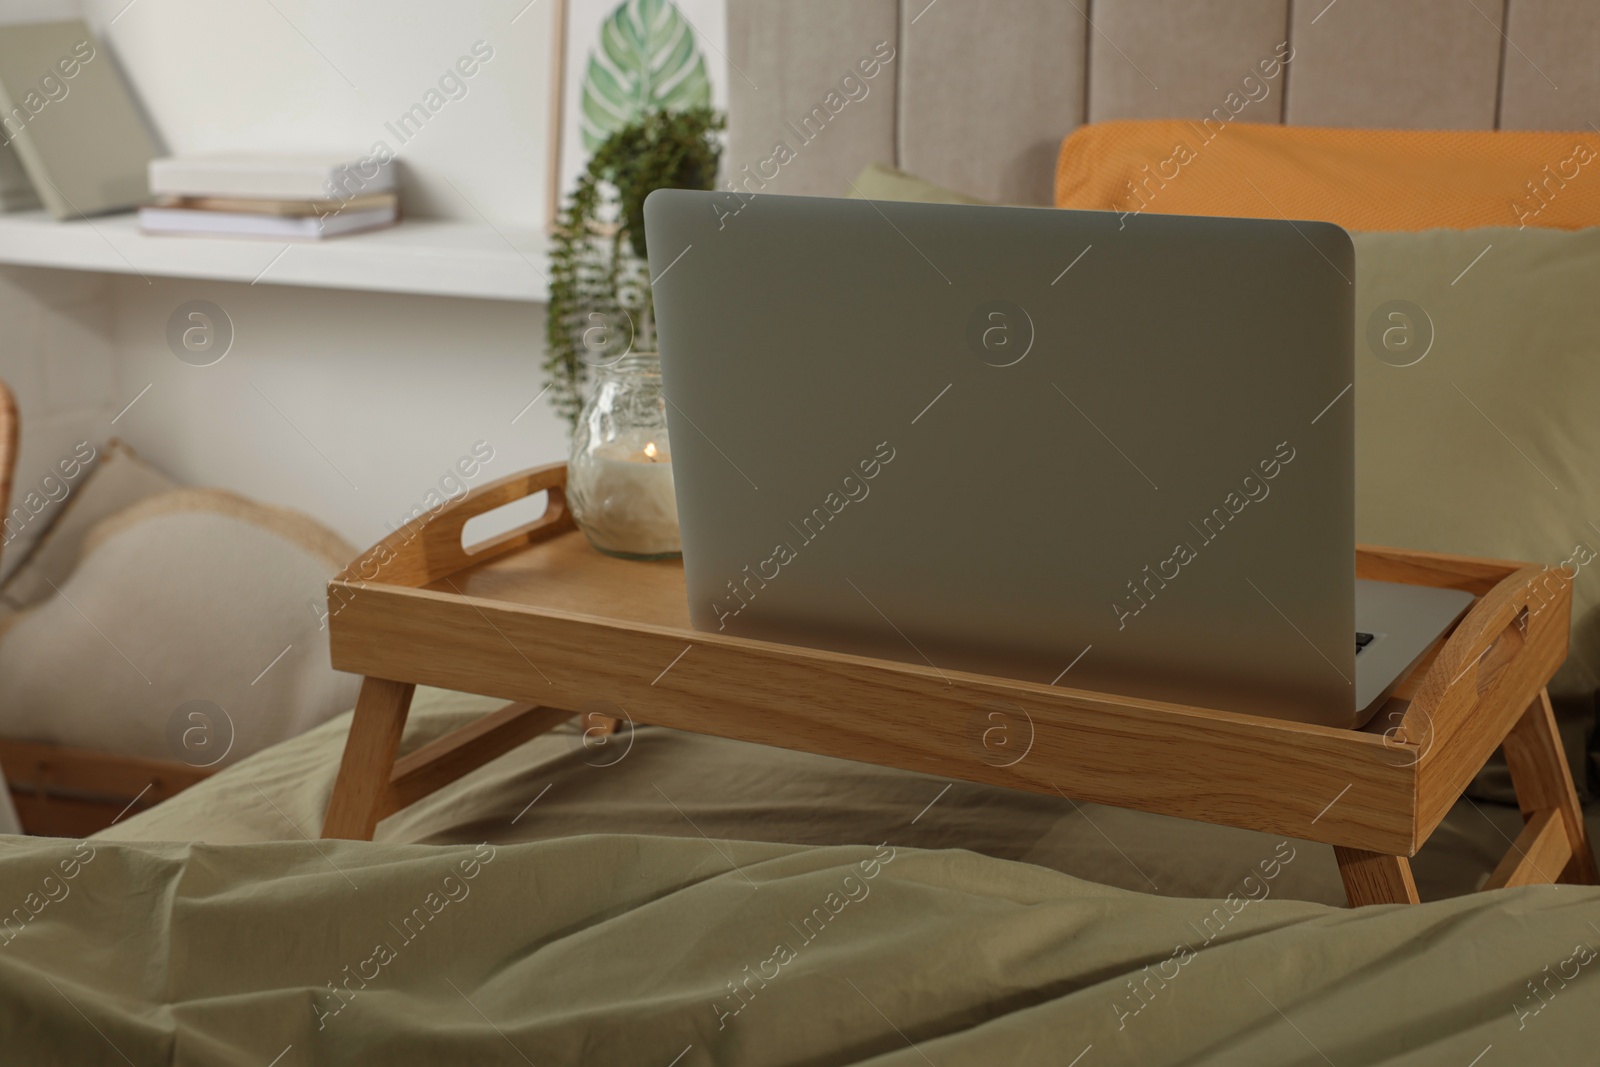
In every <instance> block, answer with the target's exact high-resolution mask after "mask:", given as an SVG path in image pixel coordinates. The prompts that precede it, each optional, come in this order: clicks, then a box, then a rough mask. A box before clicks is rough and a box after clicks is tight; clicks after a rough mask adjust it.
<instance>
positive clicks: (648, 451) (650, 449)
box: [644, 441, 656, 459]
mask: <svg viewBox="0 0 1600 1067" xmlns="http://www.w3.org/2000/svg"><path fill="white" fill-rule="evenodd" d="M644 454H645V455H647V456H649V457H650V458H651V459H655V458H656V443H655V442H654V441H651V442H650V443H649V444H647V445H645V446H644Z"/></svg>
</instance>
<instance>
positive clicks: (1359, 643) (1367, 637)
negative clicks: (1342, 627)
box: [1356, 633, 1372, 656]
mask: <svg viewBox="0 0 1600 1067" xmlns="http://www.w3.org/2000/svg"><path fill="white" fill-rule="evenodd" d="M1370 644H1372V635H1371V634H1363V633H1357V634H1356V655H1358V656H1359V655H1361V650H1362V649H1364V648H1366V647H1367V646H1368V645H1370Z"/></svg>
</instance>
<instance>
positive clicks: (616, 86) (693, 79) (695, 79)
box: [582, 0, 711, 152]
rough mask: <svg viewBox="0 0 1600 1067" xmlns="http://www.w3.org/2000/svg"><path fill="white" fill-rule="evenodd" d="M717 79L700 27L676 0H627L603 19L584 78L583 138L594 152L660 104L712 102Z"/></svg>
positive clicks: (682, 105)
mask: <svg viewBox="0 0 1600 1067" xmlns="http://www.w3.org/2000/svg"><path fill="white" fill-rule="evenodd" d="M710 103H711V82H710V80H709V79H708V78H707V77H706V62H705V58H704V57H703V56H702V55H701V54H700V49H699V48H698V47H696V44H695V38H694V27H692V26H691V25H689V21H688V20H687V19H685V18H684V17H683V15H682V14H681V13H680V12H679V11H678V9H677V7H676V6H674V5H673V3H672V0H624V2H623V3H621V4H619V5H617V9H616V10H615V11H613V12H611V14H610V15H609V16H607V18H606V20H605V21H604V22H602V23H601V24H600V43H599V47H597V48H596V49H595V50H594V51H593V52H591V53H590V54H589V69H588V72H587V73H586V74H585V76H584V79H583V104H582V110H583V125H582V129H583V144H584V147H585V148H587V149H588V150H589V151H591V152H593V151H594V150H595V149H596V148H599V147H600V144H601V142H603V141H604V140H605V139H606V137H607V136H609V135H610V134H612V133H614V132H616V131H617V130H619V129H621V128H622V127H624V126H626V125H628V124H629V123H632V122H636V121H638V120H639V119H640V118H643V117H644V116H645V115H646V114H647V113H649V112H651V111H654V110H656V109H658V108H669V109H672V110H681V109H684V108H691V107H707V106H709V105H710Z"/></svg>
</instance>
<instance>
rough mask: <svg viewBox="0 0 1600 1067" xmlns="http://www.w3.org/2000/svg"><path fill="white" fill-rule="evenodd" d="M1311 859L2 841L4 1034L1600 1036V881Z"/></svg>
mask: <svg viewBox="0 0 1600 1067" xmlns="http://www.w3.org/2000/svg"><path fill="white" fill-rule="evenodd" d="M1300 858H1301V857H1300V856H1299V854H1298V851H1297V848H1296V846H1294V845H1293V844H1290V843H1287V842H1286V843H1284V844H1282V845H1280V846H1279V847H1278V848H1277V849H1276V850H1274V851H1273V852H1272V853H1270V854H1268V855H1266V856H1263V857H1262V859H1261V860H1260V862H1259V863H1258V864H1257V865H1256V866H1255V867H1254V868H1252V869H1251V871H1250V872H1249V873H1248V874H1245V875H1244V876H1243V877H1241V879H1240V882H1239V885H1238V886H1237V888H1236V890H1235V891H1234V892H1233V893H1232V894H1230V895H1229V896H1228V897H1226V898H1225V899H1223V900H1218V901H1201V900H1185V899H1165V898H1159V897H1153V896H1147V895H1143V894H1137V893H1131V892H1126V891H1123V890H1118V889H1111V888H1107V887H1104V886H1099V885H1095V884H1092V883H1088V882H1083V881H1079V880H1077V879H1074V878H1071V877H1068V876H1066V875H1062V874H1057V873H1054V872H1051V871H1046V870H1043V869H1041V868H1038V867H1033V866H1030V865H1027V864H1020V863H1011V862H1006V861H1002V860H995V859H988V858H984V857H980V856H977V855H974V854H972V853H968V852H960V851H915V850H908V849H896V848H895V847H894V845H893V843H892V842H891V843H889V844H886V845H884V846H882V847H879V848H876V849H875V848H872V847H867V846H850V847H825V848H813V847H801V846H793V845H774V844H753V843H748V842H727V841H717V842H713V841H710V840H706V839H699V838H664V837H635V836H585V837H575V838H568V839H562V840H552V841H545V842H538V843H530V844H515V845H506V844H502V845H498V846H494V845H484V846H480V847H477V848H473V847H470V846H425V845H399V844H371V843H364V842H333V841H321V842H310V841H302V842H292V843H272V844H253V845H237V846H201V845H177V844H161V845H138V844H122V843H112V842H107V841H91V842H75V841H64V840H63V841H55V840H35V839H26V838H0V901H3V906H4V907H5V908H6V913H5V915H6V918H5V919H4V921H3V923H0V1062H4V1063H5V1064H13V1063H18V1064H57V1063H62V1064H100V1063H106V1064H124V1063H134V1064H140V1065H144V1064H164V1063H177V1064H202V1063H204V1064H241V1065H244V1064H249V1065H254V1067H265V1065H267V1064H277V1065H281V1067H292V1065H296V1064H309V1063H374V1064H413V1063H415V1064H445V1063H451V1064H453V1063H507V1064H520V1063H533V1064H539V1065H541V1067H543V1065H547V1064H640V1065H654V1067H668V1065H682V1067H692V1065H698V1064H712V1063H715V1064H752V1065H760V1064H806V1065H822V1064H865V1063H872V1064H906V1065H926V1064H929V1063H932V1064H937V1065H939V1067H953V1065H956V1064H1057V1065H1067V1064H1074V1063H1075V1064H1079V1065H1080V1067H1096V1065H1103V1064H1123V1063H1127V1064H1142V1065H1156V1064H1177V1063H1200V1064H1228V1065H1248V1064H1274V1065H1284V1064H1326V1063H1330V1062H1331V1063H1333V1064H1336V1065H1338V1067H1349V1065H1354V1064H1369V1063H1389V1064H1454V1065H1459V1067H1466V1065H1468V1064H1473V1063H1476V1064H1480V1065H1481V1067H1494V1065H1499V1064H1569V1063H1570V1064H1584V1063H1594V1062H1596V1061H1597V1059H1600V1056H1597V1048H1600V1044H1597V1042H1600V1012H1597V1011H1596V1008H1597V1006H1600V977H1597V975H1596V973H1595V972H1600V965H1597V963H1596V961H1595V947H1596V946H1600V928H1597V924H1600V889H1593V888H1573V887H1537V888H1527V889H1519V890H1506V891H1501V892H1497V893H1492V894H1479V895H1476V896H1469V897H1462V898H1458V899H1453V900H1446V901H1441V902H1438V903H1434V904H1424V905H1419V906H1413V907H1389V908H1367V909H1363V910H1360V911H1355V912H1351V911H1343V910H1337V909H1331V908H1327V907H1324V906H1321V905H1316V904H1306V903H1298V902H1291V901H1286V900H1282V899H1278V898H1276V897H1274V896H1273V895H1272V886H1273V883H1274V881H1275V880H1276V879H1278V878H1281V877H1283V876H1284V872H1285V871H1287V870H1289V869H1292V866H1293V864H1294V863H1295V862H1296V861H1297V860H1298V859H1300ZM1491 1046H1492V1048H1491ZM1486 1049H1488V1050H1489V1051H1488V1054H1487V1055H1484V1056H1483V1058H1482V1059H1481V1060H1475V1059H1474V1057H1478V1056H1480V1054H1483V1053H1484V1051H1485V1050H1486ZM1080 1057H1081V1058H1080Z"/></svg>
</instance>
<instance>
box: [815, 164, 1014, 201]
mask: <svg viewBox="0 0 1600 1067" xmlns="http://www.w3.org/2000/svg"><path fill="white" fill-rule="evenodd" d="M843 195H844V196H845V197H847V198H848V199H851V200H856V199H866V200H910V201H912V202H914V203H918V204H987V203H988V202H989V201H987V200H979V199H978V198H977V197H975V196H967V195H966V194H965V193H957V192H952V191H951V190H949V189H943V188H940V187H939V186H937V185H935V184H933V183H932V182H930V181H924V180H923V179H921V178H918V177H916V176H915V175H911V174H907V173H906V172H905V171H903V170H895V169H894V168H893V167H886V166H884V165H883V164H882V163H869V164H867V166H866V168H865V169H863V170H862V171H861V173H860V174H857V175H856V180H855V182H854V184H853V185H851V186H850V187H849V188H848V189H846V190H845V192H844V194H843Z"/></svg>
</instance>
